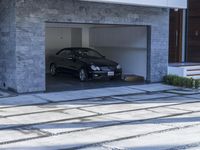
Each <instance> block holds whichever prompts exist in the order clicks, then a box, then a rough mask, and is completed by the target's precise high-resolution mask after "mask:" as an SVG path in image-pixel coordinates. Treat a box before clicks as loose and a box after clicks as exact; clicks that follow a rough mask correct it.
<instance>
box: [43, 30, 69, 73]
mask: <svg viewBox="0 0 200 150" xmlns="http://www.w3.org/2000/svg"><path fill="white" fill-rule="evenodd" d="M45 34H46V47H45V48H46V71H47V72H49V65H50V59H49V58H50V56H52V55H55V53H56V52H58V51H59V50H60V49H62V48H64V47H71V30H70V28H56V27H47V28H46V32H45Z"/></svg>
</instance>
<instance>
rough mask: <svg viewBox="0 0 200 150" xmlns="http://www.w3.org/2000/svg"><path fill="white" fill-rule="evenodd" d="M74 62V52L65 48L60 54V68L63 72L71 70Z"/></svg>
mask: <svg viewBox="0 0 200 150" xmlns="http://www.w3.org/2000/svg"><path fill="white" fill-rule="evenodd" d="M72 63H73V57H72V52H71V50H69V49H66V50H63V51H62V52H61V53H60V54H59V63H58V64H59V66H58V67H59V68H60V69H61V70H62V71H63V72H71V71H72Z"/></svg>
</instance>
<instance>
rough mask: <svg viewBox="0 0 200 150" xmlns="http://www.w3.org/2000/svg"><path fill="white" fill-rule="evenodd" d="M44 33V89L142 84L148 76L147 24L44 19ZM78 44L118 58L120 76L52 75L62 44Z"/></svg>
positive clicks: (72, 45)
mask: <svg viewBox="0 0 200 150" xmlns="http://www.w3.org/2000/svg"><path fill="white" fill-rule="evenodd" d="M45 33H46V47H45V49H46V88H47V91H63V90H65V91H66V90H81V89H93V88H102V87H117V86H126V85H133V84H141V83H142V84H143V83H144V81H146V80H148V66H147V61H148V58H147V56H148V27H147V26H130V25H102V24H101V25H100V24H99V25H96V24H67V23H46V32H45ZM77 47H79V48H92V49H94V50H96V51H97V52H98V53H100V54H102V55H103V56H105V59H108V60H111V61H114V62H117V63H118V64H119V65H120V67H121V68H122V78H123V79H121V78H117V79H114V80H110V78H101V79H97V80H96V79H95V80H88V81H87V82H80V80H79V78H78V77H77V76H75V75H73V74H70V73H59V74H56V76H52V75H51V74H50V66H51V64H52V62H53V61H54V60H52V59H53V57H54V56H55V55H56V53H57V52H59V51H60V50H61V49H63V48H77ZM127 76H131V77H132V76H134V80H132V81H129V82H127V81H125V80H124V78H125V77H127ZM126 79H127V78H126ZM129 79H130V78H129ZM129 79H128V80H129ZM135 79H136V80H135ZM142 79H144V80H142Z"/></svg>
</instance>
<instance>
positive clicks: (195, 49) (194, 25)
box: [187, 0, 200, 62]
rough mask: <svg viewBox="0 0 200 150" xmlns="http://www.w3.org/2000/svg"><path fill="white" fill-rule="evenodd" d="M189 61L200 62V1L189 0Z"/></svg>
mask: <svg viewBox="0 0 200 150" xmlns="http://www.w3.org/2000/svg"><path fill="white" fill-rule="evenodd" d="M188 2H189V9H188V13H189V17H188V48H187V61H188V62H200V0H189V1H188Z"/></svg>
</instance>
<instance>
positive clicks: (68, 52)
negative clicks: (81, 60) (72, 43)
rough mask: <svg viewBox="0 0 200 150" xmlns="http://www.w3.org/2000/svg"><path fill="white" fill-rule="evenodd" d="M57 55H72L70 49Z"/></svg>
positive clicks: (66, 56)
mask: <svg viewBox="0 0 200 150" xmlns="http://www.w3.org/2000/svg"><path fill="white" fill-rule="evenodd" d="M59 56H61V57H65V58H68V57H72V51H71V50H64V51H62V52H61V53H60V54H59Z"/></svg>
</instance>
